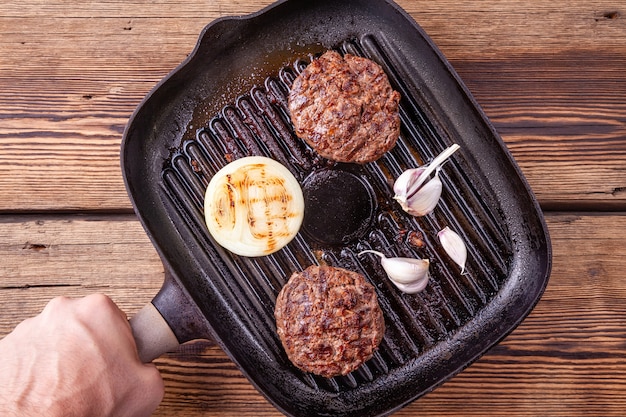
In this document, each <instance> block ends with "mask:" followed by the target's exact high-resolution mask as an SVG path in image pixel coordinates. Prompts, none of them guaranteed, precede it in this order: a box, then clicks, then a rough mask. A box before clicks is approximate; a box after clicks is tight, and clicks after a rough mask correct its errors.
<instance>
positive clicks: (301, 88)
mask: <svg viewBox="0 0 626 417" xmlns="http://www.w3.org/2000/svg"><path fill="white" fill-rule="evenodd" d="M399 101H400V93H398V92H397V91H394V90H393V89H392V88H391V85H390V84H389V80H388V79H387V75H386V74H385V72H384V71H383V69H382V68H381V67H380V66H379V65H378V64H377V63H375V62H373V61H371V60H369V59H366V58H361V57H357V56H354V55H350V54H346V55H345V57H342V56H341V55H340V54H339V53H337V52H335V51H327V52H326V53H324V54H323V55H322V56H321V57H319V58H318V59H316V60H314V61H313V62H312V63H311V64H310V65H309V66H308V67H306V68H305V69H304V71H302V73H301V74H300V75H299V76H298V77H297V78H296V79H295V81H294V83H293V85H292V87H291V90H290V92H289V112H290V115H291V121H292V123H293V125H294V127H295V130H296V134H297V135H298V137H300V138H302V139H304V140H305V141H306V142H307V143H308V144H309V145H310V146H311V147H312V148H313V149H314V150H315V151H316V152H317V153H318V154H319V155H321V156H323V157H324V158H328V159H330V160H333V161H339V162H355V163H359V164H364V163H366V162H371V161H374V160H376V159H378V158H380V157H381V156H382V155H383V154H384V153H385V152H387V151H388V150H390V149H391V148H392V147H393V146H394V145H395V143H396V140H397V139H398V136H399V134H400V117H399V114H398V103H399Z"/></svg>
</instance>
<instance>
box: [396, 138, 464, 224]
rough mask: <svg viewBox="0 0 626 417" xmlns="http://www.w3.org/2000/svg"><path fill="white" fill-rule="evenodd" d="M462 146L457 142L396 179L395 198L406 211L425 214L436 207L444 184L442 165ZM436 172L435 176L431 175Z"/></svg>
mask: <svg viewBox="0 0 626 417" xmlns="http://www.w3.org/2000/svg"><path fill="white" fill-rule="evenodd" d="M459 148H460V146H459V145H457V144H456V143H455V144H453V145H452V146H450V147H448V148H446V149H444V150H443V152H441V153H440V154H439V155H437V157H436V158H435V159H433V160H432V162H431V163H430V164H428V165H424V166H421V167H419V168H413V169H408V170H406V171H404V172H403V173H402V174H400V176H399V177H398V178H397V179H396V181H395V182H394V185H393V191H394V193H395V196H394V199H395V200H397V201H398V203H400V206H401V207H402V209H403V210H404V211H406V212H407V213H409V214H411V215H413V216H424V215H426V214H428V213H430V212H431V211H433V210H434V209H435V207H436V206H437V203H438V202H439V198H440V197H441V190H442V188H443V185H442V184H441V180H440V179H439V175H438V173H439V170H440V169H441V165H442V164H443V163H444V162H445V161H446V160H447V159H448V158H449V157H450V156H452V154H453V153H454V152H456V151H457V149H459ZM432 173H434V174H435V175H434V176H433V178H432V179H431V178H430V175H431V174H432Z"/></svg>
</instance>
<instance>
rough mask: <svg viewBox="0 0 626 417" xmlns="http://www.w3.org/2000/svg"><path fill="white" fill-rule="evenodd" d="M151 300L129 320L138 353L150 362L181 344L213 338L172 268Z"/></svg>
mask: <svg viewBox="0 0 626 417" xmlns="http://www.w3.org/2000/svg"><path fill="white" fill-rule="evenodd" d="M165 271H166V272H165V281H164V282H163V286H162V287H161V290H159V292H158V294H157V295H155V296H154V298H153V299H152V302H150V303H148V304H147V305H145V306H144V307H143V308H142V309H141V310H139V312H138V313H137V314H136V315H135V316H134V317H132V318H131V319H130V327H131V329H132V331H133V336H134V338H135V342H136V343H137V352H138V353H139V359H141V361H142V362H144V363H148V362H152V360H154V359H156V358H158V357H159V356H161V355H162V354H164V353H165V352H171V351H173V350H176V349H177V348H178V346H179V345H180V344H182V343H185V342H188V341H190V340H195V339H207V340H211V339H212V337H211V331H210V329H209V327H208V324H207V322H206V319H205V318H204V315H203V314H202V312H201V311H200V309H199V308H198V306H197V305H196V303H195V302H194V301H193V299H192V298H191V295H189V292H187V290H185V288H184V287H183V285H182V284H181V283H180V282H179V281H178V279H176V278H175V277H174V276H173V275H172V274H171V273H170V272H169V269H168V268H167V267H166V268H165Z"/></svg>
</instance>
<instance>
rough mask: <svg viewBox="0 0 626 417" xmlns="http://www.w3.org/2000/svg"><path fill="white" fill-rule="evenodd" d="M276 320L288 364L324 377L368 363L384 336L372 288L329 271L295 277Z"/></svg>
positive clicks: (358, 278)
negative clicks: (289, 362) (290, 363)
mask: <svg viewBox="0 0 626 417" xmlns="http://www.w3.org/2000/svg"><path fill="white" fill-rule="evenodd" d="M274 315H275V317H276V327H277V330H278V335H279V337H280V340H281V341H282V343H283V347H284V348H285V351H286V352H287V356H288V357H289V359H290V360H291V362H293V364H294V365H296V366H297V367H298V368H300V369H302V370H303V371H305V372H311V373H314V374H317V375H321V376H324V377H327V378H330V377H333V376H338V375H346V374H348V373H349V372H352V371H353V370H355V369H356V368H358V367H359V366H360V365H361V364H362V363H363V362H365V361H367V360H368V359H370V358H371V357H372V355H373V354H374V352H375V351H376V349H377V348H378V345H379V344H380V342H381V340H382V338H383V335H384V333H385V323H384V319H383V313H382V310H381V309H380V306H379V305H378V299H377V297H376V292H375V290H374V287H373V286H372V285H371V284H370V283H368V282H367V281H366V280H365V278H364V277H363V276H362V275H360V274H358V273H356V272H352V271H348V270H346V269H342V268H335V267H330V266H316V265H313V266H310V267H308V268H307V269H305V270H304V271H302V272H296V273H294V274H293V275H292V276H291V278H289V281H288V282H287V284H285V286H284V287H283V289H282V290H281V292H280V294H279V295H278V298H277V300H276V309H275V312H274Z"/></svg>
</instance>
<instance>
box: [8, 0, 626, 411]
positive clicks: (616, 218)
mask: <svg viewBox="0 0 626 417" xmlns="http://www.w3.org/2000/svg"><path fill="white" fill-rule="evenodd" d="M269 3H270V1H269V0H265V1H262V0H240V1H233V0H218V1H200V0H185V1H181V0H173V1H159V2H154V1H145V0H131V1H127V0H123V1H122V0H105V1H98V2H96V1H87V2H84V1H75V0H63V1H61V0H26V1H21V2H18V1H9V2H6V1H5V2H2V4H1V5H0V337H1V336H4V335H5V334H6V333H8V332H9V331H10V330H11V329H12V328H13V327H14V326H15V325H16V324H17V323H19V322H20V321H21V320H23V319H25V318H27V317H29V316H32V315H34V314H36V313H37V312H39V311H40V310H41V309H42V308H43V306H44V305H45V303H46V302H47V301H48V300H49V299H50V298H52V297H54V296H57V295H61V294H64V295H70V296H82V295H86V294H89V293H93V292H103V293H106V294H108V295H109V296H111V297H112V298H113V299H114V300H115V301H116V302H117V303H118V304H119V305H120V306H121V307H122V308H123V309H124V310H125V311H127V312H128V313H129V314H130V315H132V314H133V313H134V312H135V311H137V310H138V309H139V308H140V307H141V306H142V305H144V304H145V303H147V302H149V301H150V299H151V298H152V296H153V295H154V294H155V293H156V291H157V290H158V289H159V288H160V286H161V282H162V279H163V267H162V266H161V263H160V260H159V258H158V256H157V254H156V252H155V250H154V249H153V247H152V246H151V244H150V242H149V240H148V238H147V237H146V235H145V233H144V232H143V230H142V228H141V226H140V225H139V223H138V221H137V220H136V217H135V215H134V214H133V211H132V208H131V205H130V202H129V200H128V197H127V194H126V191H125V190H124V185H123V182H122V177H121V172H120V168H119V146H120V140H121V136H122V132H123V129H124V126H125V124H126V122H127V120H128V118H129V116H130V114H131V113H132V111H133V110H134V108H135V107H136V106H137V105H138V104H139V102H140V100H141V99H142V98H143V97H144V95H145V94H146V93H147V92H148V91H149V90H150V89H151V88H152V87H153V86H154V85H155V84H156V83H157V82H158V81H159V80H160V79H161V78H162V77H163V76H165V75H166V74H167V73H168V72H169V71H170V70H172V69H173V68H174V67H175V66H176V65H178V63H180V62H181V61H182V60H183V59H184V58H185V57H186V55H187V54H189V52H190V51H191V50H192V48H193V46H194V45H195V42H196V40H197V36H198V34H199V32H200V31H201V29H202V28H203V27H204V26H205V25H206V24H207V23H209V22H211V21H212V20H213V19H215V18H218V17H220V16H226V15H239V14H247V13H250V12H253V11H256V10H258V9H260V8H261V7H263V6H265V5H267V4H269ZM619 3H620V2H610V1H596V0H591V1H589V0H570V1H565V0H563V1H561V0H557V1H551V2H540V1H529V0H518V1H501V0H490V1H482V0H480V1H479V0H475V1H452V0H438V1H430V0H428V1H426V0H400V1H399V4H400V5H401V6H402V7H404V8H405V9H406V10H407V11H408V12H409V13H410V14H411V15H412V16H413V17H414V18H415V20H416V21H417V22H418V23H420V25H421V26H422V27H423V28H424V29H425V30H426V32H427V33H428V34H429V35H430V36H431V37H432V38H433V40H434V41H435V42H436V43H437V45H438V46H439V47H440V48H441V50H442V51H443V52H444V54H445V55H446V56H447V58H448V59H449V60H450V62H451V63H452V65H453V66H454V67H455V68H456V69H457V71H458V72H459V74H460V76H461V77H462V79H463V80H464V81H465V83H466V84H467V85H468V87H469V89H470V90H471V91H472V93H473V94H474V96H475V98H476V99H477V101H478V102H479V103H480V104H481V106H482V107H483V109H484V110H485V112H486V113H487V115H488V116H489V117H490V119H491V120H492V122H493V123H494V125H495V127H496V129H497V130H498V132H499V133H500V134H501V136H502V137H503V139H504V141H505V143H506V145H507V146H508V147H509V149H510V150H511V152H512V154H513V156H514V157H515V159H516V160H517V162H518V164H519V165H520V167H521V169H522V171H523V173H524V174H525V176H526V177H527V179H528V181H529V183H530V185H531V187H532V188H533V190H534V192H535V193H536V195H537V197H538V199H539V201H540V203H541V206H542V208H543V210H544V211H545V215H546V218H547V222H548V226H549V230H550V234H551V237H552V243H553V250H554V258H553V272H552V276H551V278H550V282H549V285H548V287H547V289H546V292H545V294H544V296H543V298H542V299H541V301H540V302H539V304H538V305H537V307H536V308H535V310H534V311H533V312H532V313H531V314H530V316H529V317H528V318H527V319H526V320H525V321H524V322H523V323H522V324H521V325H520V326H519V327H518V328H517V329H516V330H515V331H514V332H513V333H512V334H511V335H510V336H509V337H507V338H506V339H505V340H504V341H503V342H502V343H500V344H499V345H498V346H496V347H494V348H493V349H491V350H490V351H489V352H488V353H487V354H486V355H485V356H484V357H483V358H481V359H480V360H478V361H477V362H476V363H475V364H473V365H472V366H471V367H469V368H468V369H467V370H465V371H464V372H462V373H461V374H459V375H458V376H456V377H454V378H452V379H451V380H450V381H448V382H447V383H445V384H444V385H443V386H441V387H440V388H438V389H436V390H435V391H434V392H432V393H430V394H428V395H426V396H424V397H422V398H421V399H420V400H418V401H416V402H414V403H413V404H411V405H410V406H408V407H406V408H405V409H403V410H402V411H400V412H398V413H397V414H396V415H398V416H409V415H420V416H453V415H456V416H485V415H494V416H503V415H506V416H509V417H514V416H533V417H534V416H590V415H597V416H609V415H615V416H618V415H620V416H621V415H623V414H624V412H625V411H624V410H626V276H625V274H624V271H625V270H626V237H625V234H626V5H624V4H619ZM0 359H1V358H0ZM156 363H157V365H158V366H159V368H160V369H161V371H162V374H163V377H164V379H165V384H166V394H165V399H164V400H163V403H162V404H161V406H160V407H159V409H158V410H157V411H156V413H155V415H156V416H172V415H177V416H181V417H182V416H186V417H191V416H216V415H219V416H244V415H248V416H276V415H279V413H278V412H277V411H276V410H275V409H274V408H273V407H272V406H271V405H270V404H269V403H268V402H267V401H266V400H265V399H264V398H263V397H262V396H261V395H260V394H259V393H257V392H256V391H255V389H254V388H253V387H252V386H251V385H250V383H249V382H248V381H247V380H246V379H245V378H244V377H243V376H242V374H241V372H240V371H239V370H238V369H237V368H236V367H235V366H234V365H233V363H232V362H231V361H230V360H229V359H228V357H227V356H226V355H225V354H224V353H223V352H222V351H221V350H220V348H219V347H217V346H215V345H214V344H212V343H211V342H195V343H192V344H189V345H185V346H183V347H181V348H180V349H179V350H178V351H177V352H172V353H169V354H166V355H164V356H163V357H161V358H159V359H158V360H157V361H156Z"/></svg>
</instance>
